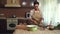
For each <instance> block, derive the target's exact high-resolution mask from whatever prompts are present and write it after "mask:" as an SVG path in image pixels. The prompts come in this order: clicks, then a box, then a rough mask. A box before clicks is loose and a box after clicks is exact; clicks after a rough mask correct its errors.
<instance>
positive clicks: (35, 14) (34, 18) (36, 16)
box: [32, 11, 42, 23]
mask: <svg viewBox="0 0 60 34" xmlns="http://www.w3.org/2000/svg"><path fill="white" fill-rule="evenodd" d="M40 18H42V14H41V13H40V11H36V12H34V13H33V15H32V19H33V20H35V21H36V22H37V23H40Z"/></svg>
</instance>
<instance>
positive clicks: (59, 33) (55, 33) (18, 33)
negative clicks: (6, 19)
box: [13, 29, 60, 34]
mask: <svg viewBox="0 0 60 34" xmlns="http://www.w3.org/2000/svg"><path fill="white" fill-rule="evenodd" d="M13 34H60V30H52V31H51V30H47V29H46V30H39V29H38V30H37V31H27V30H21V29H16V30H15V31H14V32H13Z"/></svg>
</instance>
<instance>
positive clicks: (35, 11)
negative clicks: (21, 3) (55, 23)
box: [30, 1, 43, 25]
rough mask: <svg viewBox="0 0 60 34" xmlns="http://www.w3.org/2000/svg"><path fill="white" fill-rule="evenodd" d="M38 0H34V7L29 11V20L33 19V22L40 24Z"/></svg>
mask: <svg viewBox="0 0 60 34" xmlns="http://www.w3.org/2000/svg"><path fill="white" fill-rule="evenodd" d="M38 7H39V2H37V1H35V2H34V9H32V10H31V11H30V20H31V21H33V24H36V25H42V20H43V18H42V13H41V11H40V10H39V8H38Z"/></svg>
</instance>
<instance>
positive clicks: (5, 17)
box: [0, 17, 28, 20]
mask: <svg viewBox="0 0 60 34" xmlns="http://www.w3.org/2000/svg"><path fill="white" fill-rule="evenodd" d="M0 19H25V20H26V19H28V18H18V17H17V18H6V17H0Z"/></svg>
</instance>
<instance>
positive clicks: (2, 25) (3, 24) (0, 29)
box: [0, 19, 7, 33]
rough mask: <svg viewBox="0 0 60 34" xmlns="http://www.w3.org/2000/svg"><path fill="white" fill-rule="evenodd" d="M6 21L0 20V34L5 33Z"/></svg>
mask: <svg viewBox="0 0 60 34" xmlns="http://www.w3.org/2000/svg"><path fill="white" fill-rule="evenodd" d="M6 25H7V24H6V19H0V33H2V32H6Z"/></svg>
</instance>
